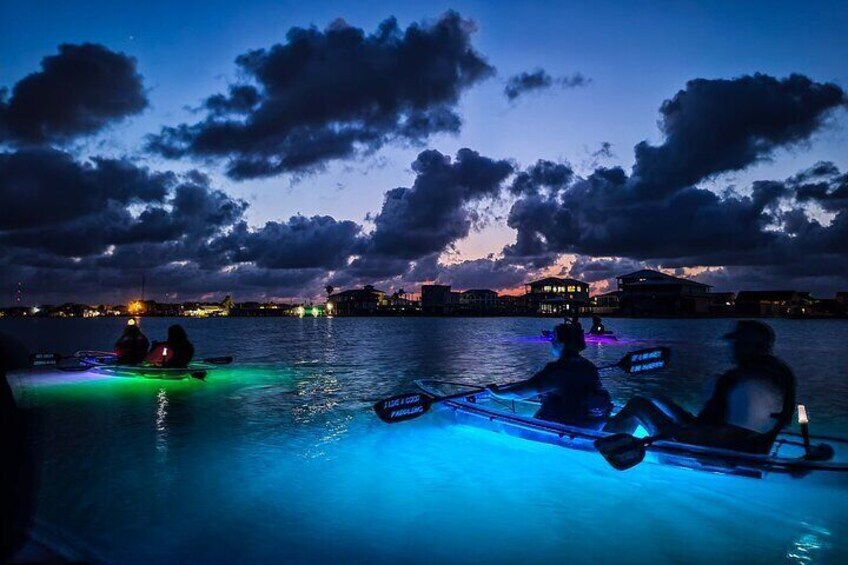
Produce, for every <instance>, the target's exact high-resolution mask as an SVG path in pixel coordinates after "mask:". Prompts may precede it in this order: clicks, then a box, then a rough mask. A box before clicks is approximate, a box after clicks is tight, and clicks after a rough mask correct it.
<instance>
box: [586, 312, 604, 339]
mask: <svg viewBox="0 0 848 565" xmlns="http://www.w3.org/2000/svg"><path fill="white" fill-rule="evenodd" d="M589 333H590V334H591V335H604V334H606V333H607V329H606V327H604V323H603V322H602V321H601V317H600V316H592V327H591V329H590V330H589Z"/></svg>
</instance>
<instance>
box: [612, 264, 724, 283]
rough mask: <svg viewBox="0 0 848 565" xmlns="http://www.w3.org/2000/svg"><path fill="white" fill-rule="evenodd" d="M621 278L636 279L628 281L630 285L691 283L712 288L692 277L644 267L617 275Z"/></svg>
mask: <svg viewBox="0 0 848 565" xmlns="http://www.w3.org/2000/svg"><path fill="white" fill-rule="evenodd" d="M616 278H617V279H618V280H619V283H620V282H621V281H622V280H625V279H636V280H634V281H628V282H627V285H628V286H639V285H644V286H649V285H650V286H655V285H677V284H682V285H689V286H701V287H707V288H710V286H711V285H708V284H704V283H699V282H698V281H693V280H691V279H684V278H682V277H675V276H672V275H667V274H665V273H661V272H660V271H654V270H653V269H642V270H641V271H634V272H632V273H628V274H626V275H620V276H618V277H616Z"/></svg>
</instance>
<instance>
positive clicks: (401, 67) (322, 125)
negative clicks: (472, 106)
mask: <svg viewBox="0 0 848 565" xmlns="http://www.w3.org/2000/svg"><path fill="white" fill-rule="evenodd" d="M473 30H474V26H473V24H472V23H471V22H469V21H468V20H464V19H462V18H461V17H460V16H459V14H457V13H455V12H448V13H446V14H445V15H443V16H442V17H441V18H439V19H438V20H436V21H435V22H432V23H426V24H413V25H411V26H409V27H408V28H406V29H405V30H402V29H401V28H400V27H399V25H398V23H397V21H396V20H395V19H394V18H390V19H387V20H385V21H384V22H383V23H382V24H380V26H379V28H378V29H377V31H376V32H374V33H373V34H370V35H368V34H366V33H365V32H364V31H363V30H361V29H359V28H355V27H351V26H348V25H347V24H345V23H344V22H334V24H332V25H331V26H330V27H328V28H327V29H325V30H324V31H320V30H318V29H315V28H309V29H303V28H292V29H291V30H289V32H288V34H287V36H286V41H285V43H280V44H276V45H273V46H272V47H270V48H268V49H259V50H255V51H250V52H248V53H245V54H243V55H241V56H239V57H238V58H237V60H236V64H237V65H238V67H239V72H240V75H242V76H244V77H246V81H245V82H244V83H239V84H236V85H233V86H232V87H230V90H229V92H228V93H226V94H216V95H214V96H211V97H209V98H208V99H207V100H206V101H205V103H204V109H205V111H206V113H207V115H206V117H205V119H203V120H202V121H200V122H198V123H195V124H190V125H189V124H182V125H179V126H177V127H167V128H164V129H163V130H162V131H161V133H160V134H159V135H157V136H154V137H152V138H151V139H150V143H149V147H150V148H151V149H152V150H154V151H157V152H159V153H161V154H162V155H165V156H167V157H172V158H176V157H183V156H189V157H200V158H213V159H222V160H226V161H227V173H228V175H229V176H231V177H232V178H235V179H248V178H256V177H266V176H272V175H277V174H280V173H286V172H298V171H308V170H313V169H316V168H320V167H321V166H323V165H324V164H326V163H327V162H328V161H330V160H333V159H340V158H345V157H350V156H352V155H355V154H357V153H359V152H360V151H373V150H376V149H379V148H380V147H381V146H383V145H384V144H386V143H389V142H392V141H401V142H412V143H419V142H422V141H424V140H425V139H427V138H428V137H429V136H431V135H432V134H434V133H441V132H448V133H455V132H457V131H459V129H460V125H461V119H460V117H459V115H458V114H457V112H456V105H457V102H458V101H459V97H460V95H461V93H462V92H463V91H464V90H466V89H467V88H469V87H470V86H472V85H474V84H475V83H477V82H479V81H481V80H483V79H485V78H487V77H489V76H491V75H492V74H493V73H494V68H493V67H492V66H490V65H489V64H488V63H487V62H486V61H485V59H484V58H483V57H482V56H481V55H480V54H479V53H477V52H476V51H475V50H474V49H473V47H472V45H471V33H472V31H473Z"/></svg>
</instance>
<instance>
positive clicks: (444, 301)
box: [421, 284, 460, 315]
mask: <svg viewBox="0 0 848 565" xmlns="http://www.w3.org/2000/svg"><path fill="white" fill-rule="evenodd" d="M459 296H460V293H459V292H452V291H451V287H450V285H446V284H425V285H422V286H421V310H422V311H423V312H424V313H425V314H436V315H440V314H453V313H455V312H456V311H457V310H458V309H459Z"/></svg>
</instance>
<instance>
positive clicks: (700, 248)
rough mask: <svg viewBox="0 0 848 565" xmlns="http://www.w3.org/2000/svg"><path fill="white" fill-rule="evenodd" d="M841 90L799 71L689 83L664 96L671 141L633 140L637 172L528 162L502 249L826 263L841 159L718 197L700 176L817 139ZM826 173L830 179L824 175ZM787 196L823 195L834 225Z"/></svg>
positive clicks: (667, 259) (702, 261)
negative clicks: (564, 170)
mask: <svg viewBox="0 0 848 565" xmlns="http://www.w3.org/2000/svg"><path fill="white" fill-rule="evenodd" d="M844 99H845V96H844V93H843V92H842V90H841V89H840V88H839V87H837V86H835V85H832V84H820V83H815V82H813V81H811V80H810V79H807V78H806V77H802V76H799V75H792V76H791V77H789V78H787V79H783V80H778V79H774V78H772V77H767V76H765V75H754V76H752V77H741V78H739V79H735V80H732V81H724V80H720V81H706V80H701V79H699V80H695V81H690V82H689V83H688V85H687V89H686V90H684V91H681V92H679V93H677V95H675V97H674V98H672V99H671V100H668V101H666V102H665V103H664V104H663V105H662V109H661V112H662V115H663V121H662V122H661V126H662V129H663V131H664V133H665V134H666V138H665V140H664V141H663V143H662V144H660V145H658V146H650V145H648V144H647V143H645V142H643V143H640V144H639V145H637V146H636V163H635V165H634V168H633V173H632V174H631V175H628V174H627V173H626V172H625V171H624V170H623V169H621V168H618V167H614V168H598V169H596V170H595V171H593V172H592V173H591V174H589V175H587V176H586V177H585V178H578V177H574V178H573V179H565V182H564V183H550V182H547V181H545V177H544V175H541V174H539V170H537V169H539V167H538V165H537V166H534V167H533V168H531V169H530V170H528V171H526V175H525V176H523V177H521V178H523V179H525V181H526V182H523V183H521V184H519V185H518V186H517V188H516V189H514V192H515V193H517V194H520V195H521V198H519V199H518V200H517V201H516V202H515V204H514V205H513V207H512V209H511V211H510V214H509V217H508V224H509V225H510V226H511V227H513V228H515V229H516V230H517V232H518V235H517V239H516V242H515V244H512V245H510V246H508V247H507V249H505V253H507V254H509V255H511V256H514V257H516V258H520V257H527V258H536V257H544V254H545V253H575V254H582V255H590V256H602V257H626V258H629V259H633V260H639V261H643V260H652V261H661V262H662V263H663V264H664V265H668V266H675V265H678V266H696V265H700V266H704V265H762V264H777V263H780V262H786V261H796V260H798V259H799V258H800V257H804V256H805V255H806V254H810V253H813V254H822V253H825V254H828V257H823V256H819V259H820V260H823V261H825V262H829V261H831V260H833V259H834V257H833V256H831V255H830V254H832V253H833V252H834V249H833V245H832V244H833V240H834V237H836V236H837V234H839V233H841V230H842V229H843V227H842V226H843V223H844V222H845V220H844V218H843V216H842V214H841V212H839V211H838V210H839V209H840V202H841V196H840V195H841V194H843V193H842V192H841V191H840V188H839V184H840V181H841V180H844V179H843V177H842V175H840V174H839V173H838V171H834V167H833V166H823V165H819V166H817V167H816V171H813V172H810V171H807V172H805V173H803V174H802V175H801V177H799V179H788V180H786V181H760V182H755V183H753V185H752V186H751V188H750V191H749V194H748V195H738V194H734V193H732V192H729V193H727V194H724V195H719V194H716V193H714V192H712V191H710V190H707V189H704V188H699V187H697V186H696V184H697V183H698V182H700V181H703V180H705V179H706V178H708V177H710V176H711V175H715V174H717V173H721V172H726V171H735V170H738V169H740V168H742V167H745V166H747V165H750V164H751V163H754V162H756V161H757V160H758V159H761V158H765V157H767V156H769V155H771V154H772V152H773V151H774V150H775V149H776V148H778V147H784V146H789V145H793V144H796V143H799V142H802V141H804V140H806V139H809V137H810V136H811V135H812V134H813V133H814V132H815V131H817V130H818V129H819V128H820V127H821V126H822V125H823V123H824V121H825V120H826V118H827V116H828V115H829V113H830V112H831V111H832V110H834V109H835V108H837V107H839V106H840V105H842V104H844ZM548 166H549V167H550V165H548ZM540 170H544V168H542V169H540ZM825 179H829V184H827V185H826V186H825V185H822V184H820V183H821V182H823V180H825ZM815 184H819V186H817V187H816V186H815ZM784 201H786V202H789V203H791V202H800V203H803V202H804V201H815V202H817V203H819V204H820V205H821V206H822V207H829V209H830V211H832V212H835V213H836V214H837V215H836V217H835V219H834V220H833V222H832V223H829V224H821V223H819V222H818V221H816V220H814V219H811V218H809V217H808V216H807V214H806V213H804V212H803V211H802V212H801V215H800V216H799V215H798V214H795V215H794V216H792V215H789V216H786V215H785V214H783V213H782V212H781V211H780V206H779V204H780V203H781V202H784ZM784 225H785V226H791V230H792V231H793V232H794V233H789V232H787V231H784V230H783V229H782V228H783V226H784ZM787 229H789V228H787ZM842 253H843V254H844V251H842ZM843 260H844V257H843Z"/></svg>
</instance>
